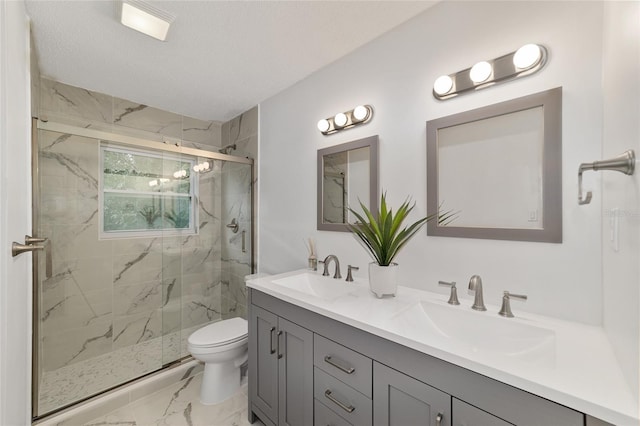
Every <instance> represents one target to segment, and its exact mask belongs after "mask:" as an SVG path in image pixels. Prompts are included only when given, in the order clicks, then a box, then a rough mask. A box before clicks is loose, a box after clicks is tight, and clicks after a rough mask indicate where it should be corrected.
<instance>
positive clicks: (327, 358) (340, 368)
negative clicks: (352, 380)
mask: <svg viewBox="0 0 640 426" xmlns="http://www.w3.org/2000/svg"><path fill="white" fill-rule="evenodd" d="M324 362H326V363H327V364H330V365H333V366H334V367H335V368H337V369H338V370H340V371H344V372H345V373H347V374H353V373H354V372H355V371H356V369H355V368H353V367H349V368H347V367H343V366H341V365H340V364H338V363H336V362H335V361H334V360H332V359H331V357H330V356H329V355H325V357H324Z"/></svg>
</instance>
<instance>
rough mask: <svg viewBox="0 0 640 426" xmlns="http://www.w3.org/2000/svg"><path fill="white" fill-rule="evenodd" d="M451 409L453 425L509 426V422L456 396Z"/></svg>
mask: <svg viewBox="0 0 640 426" xmlns="http://www.w3.org/2000/svg"><path fill="white" fill-rule="evenodd" d="M451 410H452V411H453V426H511V423H507V422H505V421H504V420H502V419H499V418H498V417H496V416H494V415H491V414H489V413H487V412H486V411H482V410H481V409H479V408H476V407H474V406H473V405H469V404H467V403H466V402H464V401H460V400H459V399H456V398H453V401H452V404H451Z"/></svg>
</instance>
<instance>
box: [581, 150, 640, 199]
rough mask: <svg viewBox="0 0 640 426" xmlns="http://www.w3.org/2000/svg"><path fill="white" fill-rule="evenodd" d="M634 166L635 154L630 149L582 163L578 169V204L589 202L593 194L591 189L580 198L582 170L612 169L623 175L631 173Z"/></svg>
mask: <svg viewBox="0 0 640 426" xmlns="http://www.w3.org/2000/svg"><path fill="white" fill-rule="evenodd" d="M635 167H636V154H635V152H634V151H633V150H632V149H629V150H627V151H625V152H624V153H622V154H620V155H618V156H617V157H615V158H611V159H609V160H600V161H594V162H593V163H582V164H580V168H579V169H578V204H580V205H583V204H589V203H590V202H591V198H592V196H593V194H592V193H591V191H588V192H587V195H586V196H585V197H584V198H582V172H585V171H587V170H593V171H596V172H597V171H599V170H613V171H616V172H620V173H624V174H625V175H632V174H633V172H634V170H635Z"/></svg>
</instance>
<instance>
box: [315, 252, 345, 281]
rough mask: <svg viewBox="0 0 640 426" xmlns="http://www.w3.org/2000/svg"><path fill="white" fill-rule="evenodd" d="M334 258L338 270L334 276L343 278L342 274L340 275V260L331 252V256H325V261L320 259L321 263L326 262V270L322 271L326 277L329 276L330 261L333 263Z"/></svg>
mask: <svg viewBox="0 0 640 426" xmlns="http://www.w3.org/2000/svg"><path fill="white" fill-rule="evenodd" d="M332 260H335V261H336V271H335V274H333V278H336V279H338V278H342V275H340V261H339V260H338V257H337V256H336V255H334V254H330V255H329V256H327V257H325V259H324V260H323V261H320V263H322V264H324V271H322V275H323V276H325V277H328V276H329V263H331V261H332Z"/></svg>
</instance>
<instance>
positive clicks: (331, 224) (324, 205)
mask: <svg viewBox="0 0 640 426" xmlns="http://www.w3.org/2000/svg"><path fill="white" fill-rule="evenodd" d="M360 201H362V202H363V203H364V204H365V205H366V206H367V207H368V208H369V209H370V210H374V211H377V210H378V136H377V135H376V136H370V137H368V138H364V139H358V140H355V141H352V142H347V143H343V144H341V145H336V146H332V147H329V148H324V149H319V150H318V230H321V231H342V232H349V229H348V227H347V225H346V224H347V223H349V222H351V223H353V222H354V221H355V218H354V217H353V214H352V213H351V212H350V211H349V206H355V208H359V206H360Z"/></svg>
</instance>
